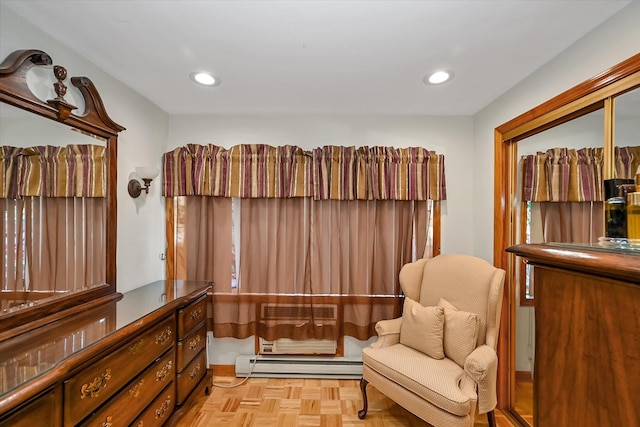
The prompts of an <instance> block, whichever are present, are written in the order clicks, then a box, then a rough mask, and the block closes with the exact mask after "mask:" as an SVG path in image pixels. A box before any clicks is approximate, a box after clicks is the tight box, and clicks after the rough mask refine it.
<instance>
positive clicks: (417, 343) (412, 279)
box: [358, 255, 505, 427]
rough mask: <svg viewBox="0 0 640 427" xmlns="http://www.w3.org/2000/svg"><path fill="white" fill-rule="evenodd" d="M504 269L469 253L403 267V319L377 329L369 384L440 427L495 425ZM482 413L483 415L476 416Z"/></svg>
mask: <svg viewBox="0 0 640 427" xmlns="http://www.w3.org/2000/svg"><path fill="white" fill-rule="evenodd" d="M504 276H505V272H504V270H501V269H497V268H495V267H493V266H492V265H491V264H489V263H488V262H486V261H485V260H483V259H480V258H476V257H472V256H468V255H438V256H436V257H435V258H432V259H421V260H418V261H416V262H414V263H410V264H407V265H405V266H404V267H402V270H401V271H400V286H401V287H402V290H403V291H404V294H405V302H404V309H403V314H402V317H400V318H397V319H392V320H382V321H380V322H378V323H377V324H376V332H377V334H378V340H377V341H376V342H375V343H373V344H372V345H371V346H369V347H367V348H365V349H364V350H363V351H362V362H363V372H362V380H361V381H360V388H361V390H362V398H363V409H362V410H361V411H360V412H359V413H358V416H359V417H360V419H364V417H365V416H366V414H367V409H368V402H367V389H366V387H367V384H369V383H370V384H372V385H373V386H374V387H375V388H376V389H377V390H378V391H380V392H381V393H383V394H384V395H386V396H387V397H389V398H390V399H392V400H394V401H395V402H397V403H398V404H399V405H400V406H402V407H404V408H406V409H407V410H409V411H410V412H412V413H413V414H415V415H416V416H418V417H420V418H422V419H423V420H425V421H427V422H428V423H430V424H432V425H433V426H436V427H449V426H460V427H462V426H464V427H472V426H473V424H474V421H475V416H476V413H480V414H487V417H488V419H489V425H490V426H495V415H494V412H493V411H494V409H495V407H496V403H497V397H496V375H497V366H498V356H497V354H496V344H497V339H498V328H499V325H500V312H501V304H502V290H503V286H504ZM476 408H477V410H476Z"/></svg>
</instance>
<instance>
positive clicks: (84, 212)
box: [0, 103, 106, 314]
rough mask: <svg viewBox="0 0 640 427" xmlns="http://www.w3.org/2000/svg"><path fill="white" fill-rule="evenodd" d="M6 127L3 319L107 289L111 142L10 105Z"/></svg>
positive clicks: (2, 131)
mask: <svg viewBox="0 0 640 427" xmlns="http://www.w3.org/2000/svg"><path fill="white" fill-rule="evenodd" d="M0 121H1V123H2V126H1V127H0V165H2V171H3V176H2V178H0V181H1V182H2V184H3V185H2V191H1V192H0V205H1V206H2V210H1V211H2V217H1V222H0V229H2V234H3V236H4V239H3V240H2V241H0V283H1V288H0V289H1V292H2V295H1V298H0V314H3V313H8V312H12V311H15V310H18V309H20V308H23V307H25V306H29V305H33V304H34V303H36V302H38V301H42V300H43V299H44V298H49V297H55V296H59V295H61V294H67V293H70V292H76V291H79V290H82V289H87V288H90V287H92V286H96V285H100V284H103V283H105V271H106V264H105V262H104V259H105V251H106V236H105V232H106V198H105V191H106V188H105V183H106V158H105V156H106V141H105V140H104V139H103V138H99V137H94V136H92V135H88V134H86V133H83V132H81V131H79V130H77V129H75V128H72V127H69V126H66V125H64V124H61V123H58V122H55V121H52V120H47V119H45V118H42V117H39V116H37V115H35V114H32V113H29V112H26V111H24V110H21V109H18V108H16V107H13V106H10V105H8V104H4V103H0ZM82 176H87V177H89V178H90V181H92V182H87V181H86V180H84V179H83V178H82ZM92 187H94V188H92ZM93 196H97V197H93Z"/></svg>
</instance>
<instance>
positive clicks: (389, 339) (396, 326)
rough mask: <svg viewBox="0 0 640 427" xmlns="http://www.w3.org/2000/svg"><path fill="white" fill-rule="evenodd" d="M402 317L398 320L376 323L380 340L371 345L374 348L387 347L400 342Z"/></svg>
mask: <svg viewBox="0 0 640 427" xmlns="http://www.w3.org/2000/svg"><path fill="white" fill-rule="evenodd" d="M401 324H402V317H398V318H397V319H389V320H381V321H379V322H378V323H376V333H377V334H378V340H377V341H376V342H374V343H373V344H371V347H373V348H380V347H387V346H390V345H394V344H398V343H399V342H400V325H401Z"/></svg>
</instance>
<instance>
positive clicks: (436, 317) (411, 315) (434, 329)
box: [400, 297, 444, 359]
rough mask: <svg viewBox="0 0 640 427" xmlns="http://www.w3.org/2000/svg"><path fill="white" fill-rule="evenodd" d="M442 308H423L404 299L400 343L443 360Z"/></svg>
mask: <svg viewBox="0 0 640 427" xmlns="http://www.w3.org/2000/svg"><path fill="white" fill-rule="evenodd" d="M443 327H444V308H442V307H424V306H423V305H422V304H420V303H419V302H416V301H414V300H412V299H411V298H408V297H405V299H404V309H403V311H402V324H401V325H400V343H401V344H403V345H406V346H408V347H411V348H413V349H415V350H418V351H421V352H423V353H424V354H426V355H428V356H431V357H433V358H434V359H444V348H443V345H442V332H443Z"/></svg>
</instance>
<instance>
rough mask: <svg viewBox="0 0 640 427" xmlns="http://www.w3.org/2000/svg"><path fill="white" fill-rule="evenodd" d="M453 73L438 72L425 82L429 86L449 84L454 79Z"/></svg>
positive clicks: (427, 77) (428, 77) (426, 78)
mask: <svg viewBox="0 0 640 427" xmlns="http://www.w3.org/2000/svg"><path fill="white" fill-rule="evenodd" d="M453 76H454V74H453V71H444V70H441V71H436V72H435V73H432V74H430V75H428V76H425V77H424V79H423V81H424V82H425V83H426V84H428V85H439V84H442V83H445V82H448V81H449V80H451V79H452V78H453Z"/></svg>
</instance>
